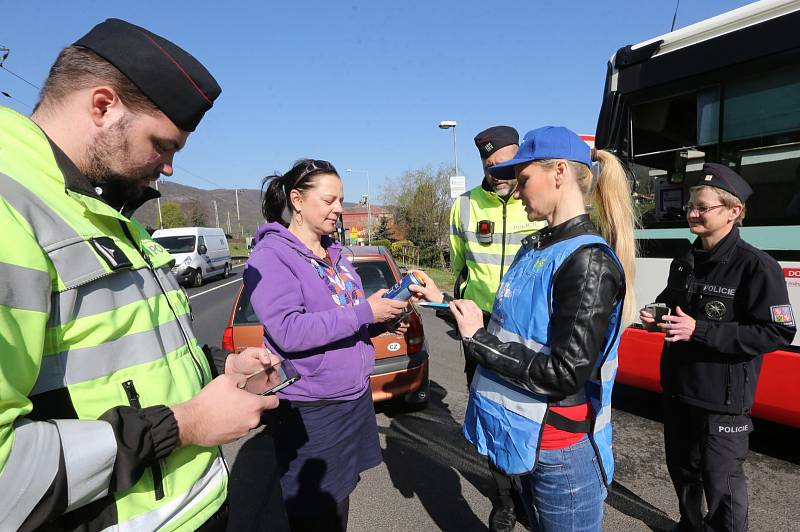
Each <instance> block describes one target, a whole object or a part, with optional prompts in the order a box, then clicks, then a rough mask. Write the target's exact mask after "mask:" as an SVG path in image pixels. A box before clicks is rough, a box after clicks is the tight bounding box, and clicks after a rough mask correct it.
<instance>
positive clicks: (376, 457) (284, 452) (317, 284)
mask: <svg viewBox="0 0 800 532" xmlns="http://www.w3.org/2000/svg"><path fill="white" fill-rule="evenodd" d="M264 184H265V185H267V189H266V191H265V192H264V195H263V202H262V210H263V213H264V217H265V219H266V220H267V222H268V223H266V224H265V225H263V226H261V227H260V228H259V230H258V234H257V236H256V246H255V248H254V249H253V252H252V254H251V255H250V259H249V260H248V261H247V267H246V268H245V270H244V286H245V290H247V293H248V294H249V296H250V300H251V302H252V304H253V308H254V309H255V311H256V314H257V315H258V317H259V319H260V320H261V323H262V324H263V325H264V343H265V345H266V346H267V347H268V348H270V349H272V351H273V352H275V353H277V354H278V355H279V356H280V357H282V358H289V359H291V360H292V362H293V364H294V365H295V367H296V368H297V370H298V372H299V373H300V374H301V376H302V378H301V379H300V380H299V381H298V382H296V383H295V384H293V385H292V386H289V387H287V388H286V389H285V390H283V391H281V392H279V396H280V398H281V406H280V407H279V408H278V409H277V410H275V411H273V415H271V416H268V417H266V418H265V419H266V422H267V426H268V427H270V428H271V429H272V431H273V437H274V441H275V449H276V455H277V460H278V467H279V470H280V471H281V488H282V491H283V499H284V501H285V503H286V510H287V514H288V516H289V522H290V524H291V528H292V530H293V531H298V530H346V529H347V516H348V510H349V497H350V493H352V491H353V490H354V489H355V487H356V484H357V482H358V480H359V474H360V473H361V472H362V471H365V470H367V469H370V468H372V467H375V466H376V465H378V464H379V463H380V462H381V449H380V445H379V443H378V430H377V425H376V422H375V412H374V410H373V407H372V394H371V393H370V388H369V375H370V372H371V371H372V368H373V365H374V361H375V351H374V349H373V347H372V343H371V341H370V337H371V333H375V332H376V331H375V329H374V326H373V324H384V323H386V322H387V321H390V320H392V319H393V318H396V317H397V316H399V315H401V314H402V312H403V310H404V308H405V306H406V303H404V302H398V301H394V300H391V299H386V298H382V297H381V295H382V294H383V292H384V291H379V292H377V293H375V294H374V295H372V296H370V297H369V298H365V297H364V290H363V288H362V285H361V279H360V278H359V277H358V274H357V273H356V271H355V268H354V267H353V265H352V264H351V263H350V261H349V260H347V259H346V258H345V257H343V256H342V248H341V245H340V244H338V243H336V242H334V241H333V240H332V239H331V238H330V237H329V236H328V235H330V234H331V233H333V232H334V231H335V228H336V221H337V219H338V218H339V216H340V215H341V213H342V202H343V200H344V197H343V195H344V194H343V189H342V182H341V179H340V178H339V175H338V174H337V172H336V169H335V168H334V167H333V165H332V164H331V163H329V162H327V161H319V160H313V159H303V160H300V161H298V162H297V163H295V165H294V166H293V167H292V169H291V170H289V171H288V172H287V173H286V174H284V175H275V176H270V177H268V178H266V179H265V180H264ZM384 327H385V325H384Z"/></svg>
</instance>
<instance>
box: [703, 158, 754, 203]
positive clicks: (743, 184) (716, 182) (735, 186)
mask: <svg viewBox="0 0 800 532" xmlns="http://www.w3.org/2000/svg"><path fill="white" fill-rule="evenodd" d="M696 186H710V187H716V188H721V189H722V190H726V191H728V192H730V193H731V194H733V195H734V196H736V197H737V198H739V199H740V200H742V203H744V202H745V201H747V198H749V197H750V195H751V194H752V193H753V189H752V188H750V185H748V184H747V181H745V180H744V178H743V177H742V176H740V175H739V174H737V173H736V172H734V171H733V170H731V169H730V168H728V167H727V166H725V165H724V164H717V163H705V164H704V165H703V173H702V174H701V175H700V179H699V180H698V182H697V185H696Z"/></svg>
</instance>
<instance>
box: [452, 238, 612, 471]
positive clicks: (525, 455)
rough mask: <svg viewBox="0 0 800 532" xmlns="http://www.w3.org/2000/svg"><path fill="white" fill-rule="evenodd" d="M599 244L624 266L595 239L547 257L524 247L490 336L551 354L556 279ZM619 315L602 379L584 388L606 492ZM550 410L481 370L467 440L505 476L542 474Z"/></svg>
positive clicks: (570, 243) (600, 367)
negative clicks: (569, 262)
mask: <svg viewBox="0 0 800 532" xmlns="http://www.w3.org/2000/svg"><path fill="white" fill-rule="evenodd" d="M597 244H599V245H601V246H602V247H603V248H604V249H605V251H606V252H607V253H608V254H609V255H610V256H611V257H614V260H615V261H617V264H619V261H618V260H617V258H616V256H615V255H614V252H613V250H612V249H611V247H610V246H609V245H608V244H607V243H606V241H605V240H604V239H603V238H601V237H600V236H597V235H579V236H575V237H573V238H570V239H567V240H563V241H560V242H556V243H555V244H553V245H550V246H547V247H545V248H542V249H528V248H524V247H523V248H522V249H521V250H520V251H519V253H518V254H517V256H516V258H515V259H514V263H513V264H512V265H511V268H510V269H509V270H508V273H506V275H505V276H504V277H503V282H502V283H501V285H500V288H499V290H498V291H497V296H496V298H495V301H494V308H493V309H492V319H491V321H490V323H489V327H488V329H487V330H488V331H489V332H490V333H491V334H493V335H495V336H497V337H498V338H499V339H500V340H501V341H503V342H519V343H522V344H524V345H526V346H527V347H528V348H530V349H532V350H535V351H537V352H540V353H544V354H549V352H550V348H549V345H550V315H551V313H552V299H553V297H552V288H553V287H552V281H553V277H554V275H555V272H556V271H558V268H559V267H560V266H561V264H562V263H563V262H564V260H566V259H567V258H568V257H569V256H570V255H571V254H572V253H574V252H575V251H576V250H577V249H578V248H581V247H584V246H587V245H597ZM620 269H622V268H621V266H620ZM621 315H622V301H621V300H620V301H619V302H618V303H617V305H616V307H615V308H614V311H613V312H612V314H611V319H610V320H609V324H608V328H607V330H606V331H605V336H606V342H605V345H604V346H603V352H602V354H601V356H600V357H598V360H597V363H596V365H595V369H596V371H595V372H594V373H593V376H592V378H590V380H588V381H587V382H586V384H585V386H584V391H585V394H586V397H587V399H588V400H589V401H590V403H591V412H592V413H591V416H592V429H591V431H590V432H589V438H590V439H591V441H592V444H593V447H594V449H595V452H596V453H597V457H598V459H599V460H600V463H601V466H602V470H603V473H604V476H605V481H606V484H610V483H611V480H612V477H613V474H614V456H613V454H612V452H611V389H612V387H613V385H614V377H615V376H616V373H617V346H618V345H619V337H620V335H619V332H620V331H619V329H620V327H619V324H620V320H621V319H622V316H621ZM598 377H599V378H598ZM547 409H548V399H547V397H545V396H542V395H538V394H534V393H532V392H530V391H528V390H525V389H523V388H520V387H518V386H515V385H513V384H511V383H510V382H508V381H507V380H505V379H503V378H502V377H501V376H500V375H498V374H496V373H494V372H492V371H491V370H488V369H486V368H484V367H480V366H479V367H478V370H477V371H476V373H475V377H474V378H473V380H472V384H471V386H470V397H469V404H468V405H467V412H466V416H465V420H464V435H465V436H466V438H467V440H469V441H470V443H472V444H473V445H474V446H475V447H476V448H477V450H478V452H479V453H481V454H483V455H487V456H488V457H489V459H490V460H491V461H492V463H493V464H495V465H496V466H497V467H498V468H500V470H502V471H504V472H505V473H507V474H514V475H519V474H524V473H529V472H530V471H532V470H533V469H534V467H535V466H536V460H537V456H538V452H539V445H540V442H541V435H542V426H543V420H544V417H545V414H546V413H547Z"/></svg>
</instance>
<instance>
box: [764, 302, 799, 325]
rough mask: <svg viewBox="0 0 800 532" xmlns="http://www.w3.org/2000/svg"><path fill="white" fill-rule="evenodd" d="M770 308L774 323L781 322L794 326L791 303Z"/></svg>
mask: <svg viewBox="0 0 800 532" xmlns="http://www.w3.org/2000/svg"><path fill="white" fill-rule="evenodd" d="M769 310H770V313H771V314H772V321H773V322H774V323H780V324H781V325H786V326H788V327H793V326H794V314H793V313H792V306H791V305H775V306H774V307H769Z"/></svg>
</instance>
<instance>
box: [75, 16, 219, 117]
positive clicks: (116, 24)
mask: <svg viewBox="0 0 800 532" xmlns="http://www.w3.org/2000/svg"><path fill="white" fill-rule="evenodd" d="M73 46H82V47H84V48H88V49H89V50H91V51H93V52H94V53H96V54H97V55H99V56H100V57H102V58H103V59H105V60H106V61H108V62H109V63H111V64H112V65H114V66H115V67H116V68H117V69H118V70H119V71H120V72H122V73H123V74H125V76H126V77H127V78H128V79H130V80H131V82H132V83H133V84H134V85H136V87H138V88H139V90H140V91H142V94H144V95H145V96H147V97H148V98H149V99H150V100H151V101H152V102H153V103H154V104H155V106H156V107H158V108H159V109H160V110H161V112H163V113H164V114H165V115H167V117H169V119H170V120H172V122H173V123H174V124H175V125H176V126H178V127H179V128H181V129H182V130H184V131H194V130H195V128H196V127H197V124H199V123H200V119H201V118H203V115H204V114H205V112H206V111H208V110H209V109H211V107H212V106H213V105H214V100H215V99H216V98H217V96H219V94H220V92H222V89H221V88H220V86H219V85H218V84H217V81H216V80H215V79H214V78H213V76H211V74H210V73H209V72H208V70H206V68H205V67H204V66H203V65H202V64H200V62H199V61H198V60H197V59H195V58H194V57H192V56H191V55H190V54H189V53H188V52H186V51H185V50H183V49H181V48H179V47H178V46H176V45H175V44H173V43H171V42H170V41H168V40H166V39H164V38H163V37H159V36H158V35H156V34H155V33H151V32H149V31H147V30H146V29H144V28H140V27H139V26H134V25H133V24H130V23H129V22H125V21H124V20H119V19H116V18H110V19H108V20H106V21H105V22H101V23H100V24H98V25H97V26H95V27H94V28H92V29H91V31H89V33H87V34H86V35H84V36H83V37H81V38H80V39H78V40H77V41H75V43H74V44H73Z"/></svg>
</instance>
